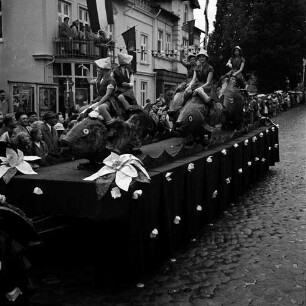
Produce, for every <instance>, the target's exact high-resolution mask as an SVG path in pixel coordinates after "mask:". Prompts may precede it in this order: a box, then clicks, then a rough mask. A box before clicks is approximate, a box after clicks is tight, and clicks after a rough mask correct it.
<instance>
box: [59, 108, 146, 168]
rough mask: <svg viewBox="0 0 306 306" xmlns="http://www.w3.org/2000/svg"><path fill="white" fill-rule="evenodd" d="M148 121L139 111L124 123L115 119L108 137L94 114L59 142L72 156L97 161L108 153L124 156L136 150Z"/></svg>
mask: <svg viewBox="0 0 306 306" xmlns="http://www.w3.org/2000/svg"><path fill="white" fill-rule="evenodd" d="M148 119H149V117H148V115H147V114H146V113H145V112H143V110H141V109H139V110H135V114H133V115H131V117H130V118H129V119H128V120H126V121H123V120H120V119H117V120H116V123H115V125H114V127H115V133H114V134H113V135H110V134H109V132H108V130H107V127H106V125H105V123H104V120H103V118H101V116H99V115H98V114H96V115H91V114H89V116H88V117H86V118H84V119H82V120H81V121H80V122H78V123H77V124H76V125H75V126H74V127H73V128H72V129H71V130H70V131H69V132H68V133H67V135H66V136H65V137H64V138H63V139H62V143H63V144H64V145H65V146H66V147H69V149H70V152H71V154H72V156H74V157H76V158H86V159H89V160H90V161H97V162H98V161H101V160H103V159H104V158H105V157H106V156H107V155H108V154H109V153H110V151H114V152H116V153H118V154H124V153H129V152H131V151H133V150H135V149H139V148H140V147H141V144H142V139H143V138H144V137H145V136H146V133H147V131H148V130H149V129H150V128H151V126H150V124H149V123H147V120H148Z"/></svg>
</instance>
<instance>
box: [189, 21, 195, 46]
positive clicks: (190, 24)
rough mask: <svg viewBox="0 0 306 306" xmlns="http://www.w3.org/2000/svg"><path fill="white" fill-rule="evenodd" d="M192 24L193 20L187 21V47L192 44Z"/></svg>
mask: <svg viewBox="0 0 306 306" xmlns="http://www.w3.org/2000/svg"><path fill="white" fill-rule="evenodd" d="M194 23H195V20H190V21H188V42H189V46H192V45H193V44H194Z"/></svg>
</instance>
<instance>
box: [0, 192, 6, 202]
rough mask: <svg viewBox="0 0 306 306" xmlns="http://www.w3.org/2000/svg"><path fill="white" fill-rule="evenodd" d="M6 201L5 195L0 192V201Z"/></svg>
mask: <svg viewBox="0 0 306 306" xmlns="http://www.w3.org/2000/svg"><path fill="white" fill-rule="evenodd" d="M5 202H6V197H5V195H3V194H0V203H1V204H3V203H5Z"/></svg>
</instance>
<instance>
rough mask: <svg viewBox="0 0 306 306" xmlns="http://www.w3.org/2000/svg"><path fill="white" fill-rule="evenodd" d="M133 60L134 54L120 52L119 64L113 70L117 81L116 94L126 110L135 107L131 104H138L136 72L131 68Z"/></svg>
mask: <svg viewBox="0 0 306 306" xmlns="http://www.w3.org/2000/svg"><path fill="white" fill-rule="evenodd" d="M132 60H133V56H132V55H129V54H122V53H119V54H118V62H119V66H117V67H116V68H115V69H114V71H113V73H114V78H115V81H116V83H117V90H116V95H117V97H118V99H119V101H120V102H121V105H122V107H123V108H124V110H125V111H129V110H130V109H132V108H133V107H131V105H137V101H136V98H135V96H134V92H133V87H134V74H133V71H132V69H131V68H130V64H131V62H132Z"/></svg>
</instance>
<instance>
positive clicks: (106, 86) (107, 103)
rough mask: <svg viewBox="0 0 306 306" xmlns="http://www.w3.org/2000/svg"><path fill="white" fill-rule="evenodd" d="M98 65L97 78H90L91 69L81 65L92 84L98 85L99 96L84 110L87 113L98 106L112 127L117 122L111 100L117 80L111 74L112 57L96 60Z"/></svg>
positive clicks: (106, 121) (107, 123)
mask: <svg viewBox="0 0 306 306" xmlns="http://www.w3.org/2000/svg"><path fill="white" fill-rule="evenodd" d="M95 64H96V65H97V71H98V77H97V79H90V76H89V69H88V68H87V67H85V66H83V65H82V66H81V67H82V69H84V70H85V71H86V76H87V81H88V82H89V83H90V84H94V85H96V90H97V92H98V97H97V98H96V99H95V100H94V101H93V102H92V103H91V104H89V107H86V108H85V109H84V110H83V112H84V111H86V112H87V113H88V112H90V111H91V110H94V109H96V108H98V110H99V113H100V114H101V115H102V117H103V118H104V120H105V123H106V125H107V126H108V127H109V128H110V129H111V128H112V127H113V124H114V123H115V118H113V117H112V116H111V114H110V109H111V100H112V99H114V91H115V88H116V81H115V80H114V78H113V77H112V75H111V69H112V67H111V58H110V57H107V58H100V59H99V60H96V61H95Z"/></svg>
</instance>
